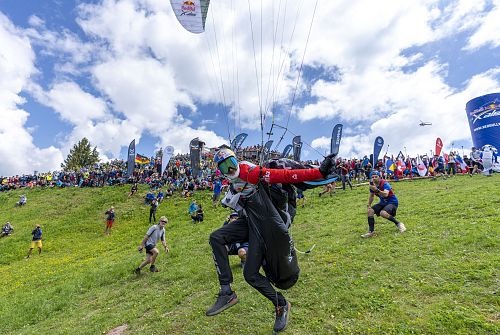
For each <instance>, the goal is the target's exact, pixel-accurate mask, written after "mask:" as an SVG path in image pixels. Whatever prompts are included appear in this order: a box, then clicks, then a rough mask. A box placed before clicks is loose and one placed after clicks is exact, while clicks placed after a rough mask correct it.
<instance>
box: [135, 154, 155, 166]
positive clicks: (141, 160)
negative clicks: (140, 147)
mask: <svg viewBox="0 0 500 335" xmlns="http://www.w3.org/2000/svg"><path fill="white" fill-rule="evenodd" d="M135 162H136V163H139V164H149V163H151V160H150V159H149V158H148V157H146V156H143V155H140V154H135Z"/></svg>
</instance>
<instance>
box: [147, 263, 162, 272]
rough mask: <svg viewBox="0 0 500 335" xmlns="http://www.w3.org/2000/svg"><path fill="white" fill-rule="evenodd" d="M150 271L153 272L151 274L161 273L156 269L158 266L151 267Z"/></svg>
mask: <svg viewBox="0 0 500 335" xmlns="http://www.w3.org/2000/svg"><path fill="white" fill-rule="evenodd" d="M149 271H151V272H160V270H158V269H157V268H156V266H154V265H151V267H150V268H149Z"/></svg>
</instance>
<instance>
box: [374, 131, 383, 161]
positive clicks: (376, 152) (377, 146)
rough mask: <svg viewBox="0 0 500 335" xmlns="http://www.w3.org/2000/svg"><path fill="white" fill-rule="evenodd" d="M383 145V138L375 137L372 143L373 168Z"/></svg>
mask: <svg viewBox="0 0 500 335" xmlns="http://www.w3.org/2000/svg"><path fill="white" fill-rule="evenodd" d="M383 146H384V139H383V138H382V137H381V136H377V138H376V139H375V143H374V144H373V161H372V166H373V167H374V168H375V165H376V164H377V162H378V156H379V155H380V151H382V147H383Z"/></svg>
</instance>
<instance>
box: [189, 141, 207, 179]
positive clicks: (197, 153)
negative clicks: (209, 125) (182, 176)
mask: <svg viewBox="0 0 500 335" xmlns="http://www.w3.org/2000/svg"><path fill="white" fill-rule="evenodd" d="M204 144H205V143H204V142H202V141H200V140H199V139H198V137H196V138H193V139H192V140H191V142H190V143H189V154H190V158H191V169H192V170H193V174H192V175H193V177H194V178H197V177H198V175H199V173H200V161H201V150H202V148H203V145H204Z"/></svg>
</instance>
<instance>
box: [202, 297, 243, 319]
mask: <svg viewBox="0 0 500 335" xmlns="http://www.w3.org/2000/svg"><path fill="white" fill-rule="evenodd" d="M237 303H238V297H237V296H236V292H231V293H230V294H225V293H222V292H219V294H218V295H217V300H216V301H215V303H214V304H213V305H212V307H210V308H209V309H208V310H207V313H206V314H207V316H214V315H217V314H219V313H220V312H222V311H223V310H225V309H228V308H229V307H231V306H233V305H235V304H237Z"/></svg>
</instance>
